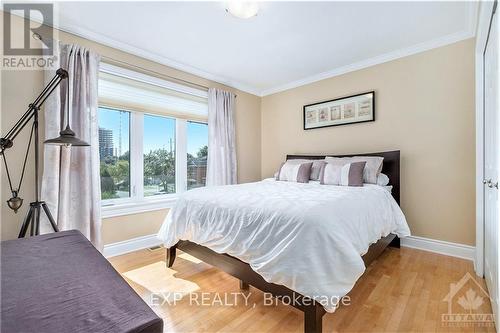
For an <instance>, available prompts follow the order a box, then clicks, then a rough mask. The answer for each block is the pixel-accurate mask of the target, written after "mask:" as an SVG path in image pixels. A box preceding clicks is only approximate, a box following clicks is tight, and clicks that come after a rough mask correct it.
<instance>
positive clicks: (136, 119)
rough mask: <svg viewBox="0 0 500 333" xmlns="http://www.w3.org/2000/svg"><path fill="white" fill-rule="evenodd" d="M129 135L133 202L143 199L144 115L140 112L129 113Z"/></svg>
mask: <svg viewBox="0 0 500 333" xmlns="http://www.w3.org/2000/svg"><path fill="white" fill-rule="evenodd" d="M131 118H132V119H131V126H130V129H131V133H130V146H131V148H130V150H131V151H130V175H131V177H130V181H131V186H132V197H133V199H134V200H137V201H138V200H143V199H144V154H143V133H144V115H143V114H142V113H141V112H132V113H131Z"/></svg>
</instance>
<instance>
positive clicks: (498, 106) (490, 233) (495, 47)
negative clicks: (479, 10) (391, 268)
mask: <svg viewBox="0 0 500 333" xmlns="http://www.w3.org/2000/svg"><path fill="white" fill-rule="evenodd" d="M497 16H498V15H497V14H494V15H493V20H492V23H491V29H490V35H489V38H488V43H487V44H486V51H485V54H484V175H485V179H484V181H483V183H484V275H485V279H486V284H487V285H488V290H489V292H490V296H491V299H492V307H493V313H494V314H495V318H496V319H497V320H498V292H499V288H498V266H499V265H498V263H499V253H498V251H499V248H498V238H499V237H498V232H499V228H498V218H499V202H498V181H499V179H498V174H499V172H498V167H499V166H500V163H499V157H500V152H499V149H500V148H499V141H498V129H499V120H500V117H499V115H498V114H499V110H500V103H499V97H500V92H499V88H500V87H499V84H498V83H499V76H500V70H499V56H500V52H499V41H498V38H499V34H498V33H499V27H498V24H499V20H498V18H497ZM497 323H498V321H497Z"/></svg>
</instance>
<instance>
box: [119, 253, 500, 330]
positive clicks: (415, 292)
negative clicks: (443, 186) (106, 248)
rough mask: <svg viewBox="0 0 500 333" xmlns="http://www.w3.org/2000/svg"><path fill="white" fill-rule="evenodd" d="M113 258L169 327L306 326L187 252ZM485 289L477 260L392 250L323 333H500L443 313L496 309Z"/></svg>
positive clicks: (295, 312)
mask: <svg viewBox="0 0 500 333" xmlns="http://www.w3.org/2000/svg"><path fill="white" fill-rule="evenodd" d="M110 262H111V264H112V265H113V266H114V267H115V268H116V269H117V270H118V271H119V272H120V273H121V274H122V275H123V276H124V277H125V279H126V280H127V282H129V283H130V285H131V286H132V287H133V288H134V289H135V290H136V291H137V293H138V294H139V295H141V297H142V298H143V299H144V300H145V301H146V302H147V303H148V304H150V306H151V307H152V308H153V310H154V311H155V312H156V313H157V314H158V315H159V316H161V317H162V318H163V319H164V323H165V329H164V332H302V331H303V316H302V313H301V312H300V311H298V310H295V309H294V308H293V307H291V306H288V305H284V304H280V303H279V302H275V303H274V304H273V305H272V306H269V305H264V295H263V293H262V292H260V291H259V290H257V289H255V288H253V287H250V290H249V291H240V290H239V281H238V280H236V279H235V278H233V277H232V276H230V275H228V274H226V273H224V272H222V271H220V270H218V269H216V268H213V267H211V266H209V265H207V264H205V263H203V262H200V261H198V260H196V259H195V258H192V257H190V256H189V255H187V254H183V253H180V254H179V255H178V256H177V259H176V261H175V264H174V266H173V267H172V269H169V268H166V266H165V250H164V249H159V250H155V251H149V250H142V251H137V252H133V253H129V254H126V255H122V256H118V257H114V258H111V259H110ZM467 273H469V274H470V275H467ZM452 283H453V284H455V285H454V286H453V287H457V288H456V289H457V290H456V294H455V295H454V297H453V298H452V299H451V301H450V307H449V305H448V302H446V301H445V297H446V296H447V294H448V293H449V292H450V288H451V286H450V284H452ZM484 290H486V287H485V283H484V280H483V279H480V278H477V277H476V275H475V273H474V270H473V267H472V262H470V261H467V260H462V259H458V258H452V257H447V256H443V255H438V254H434V253H430V252H425V251H419V250H413V249H408V248H401V249H392V248H388V249H387V250H386V251H385V252H384V253H383V254H382V255H381V256H380V258H379V259H378V260H377V261H375V262H374V263H372V265H370V266H369V267H368V268H367V271H366V273H365V274H364V275H363V276H362V277H361V278H360V280H359V281H358V283H357V284H356V286H355V287H354V289H353V290H352V291H351V292H350V293H349V297H350V305H346V306H341V307H340V308H339V309H338V310H337V311H336V312H335V313H332V314H328V313H327V314H326V315H325V316H324V319H323V331H324V332H494V331H495V329H494V327H492V325H491V324H489V323H487V322H474V323H469V324H468V325H466V324H467V323H465V322H463V321H460V322H458V324H455V325H450V324H449V323H448V322H445V321H443V320H442V319H443V317H442V316H443V314H445V317H444V318H445V319H448V318H460V319H462V320H463V319H464V318H465V319H467V318H469V319H470V318H471V317H470V316H469V317H466V316H460V317H458V316H455V317H450V316H446V314H447V313H449V311H451V313H452V314H462V315H465V314H468V313H469V314H491V308H490V303H489V299H488V298H487V295H485V294H484ZM452 291H453V293H455V290H452ZM181 294H182V295H181ZM181 296H182V299H180V298H181ZM179 299H180V300H179ZM223 302H225V304H226V305H222V304H221V303H223ZM474 318H476V319H477V318H478V317H474ZM484 318H491V317H484Z"/></svg>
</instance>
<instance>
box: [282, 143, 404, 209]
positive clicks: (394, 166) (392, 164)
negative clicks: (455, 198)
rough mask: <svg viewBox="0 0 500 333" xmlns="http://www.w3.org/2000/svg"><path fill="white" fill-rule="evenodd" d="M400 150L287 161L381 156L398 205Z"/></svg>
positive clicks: (298, 157) (318, 156)
mask: <svg viewBox="0 0 500 333" xmlns="http://www.w3.org/2000/svg"><path fill="white" fill-rule="evenodd" d="M399 155H400V154H399V150H394V151H385V152H381V153H366V154H349V155H336V154H326V155H286V159H287V160H295V159H301V158H303V159H310V160H322V159H324V158H325V157H326V156H334V157H352V156H381V157H383V158H384V164H383V166H382V172H383V173H385V174H386V175H387V176H388V177H389V185H392V196H393V197H394V199H395V200H396V202H397V203H398V205H399V204H400V202H399V195H400V190H401V188H400V186H401V184H400V178H399Z"/></svg>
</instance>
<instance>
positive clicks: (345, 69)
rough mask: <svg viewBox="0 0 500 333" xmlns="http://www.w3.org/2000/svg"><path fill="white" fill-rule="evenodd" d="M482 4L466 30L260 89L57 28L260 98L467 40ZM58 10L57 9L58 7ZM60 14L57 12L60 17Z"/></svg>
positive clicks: (472, 11)
mask: <svg viewBox="0 0 500 333" xmlns="http://www.w3.org/2000/svg"><path fill="white" fill-rule="evenodd" d="M479 4H480V1H477V2H476V1H470V2H469V4H468V7H469V9H468V12H469V15H468V18H467V23H466V26H467V27H466V29H464V30H462V31H459V32H456V33H453V34H450V35H446V36H443V37H439V38H436V39H433V40H430V41H426V42H423V43H420V44H416V45H413V46H409V47H407V48H403V49H399V50H395V51H391V52H388V53H385V54H382V55H379V56H376V57H372V58H368V59H365V60H362V61H359V62H355V63H352V64H349V65H346V66H342V67H338V68H335V69H332V70H330V71H326V72H322V73H318V74H315V75H311V76H308V77H305V78H302V79H299V80H295V81H292V82H289V83H286V84H283V85H278V86H275V87H272V88H269V89H264V90H262V89H259V88H257V87H253V86H250V85H248V84H245V83H242V82H239V81H236V80H232V79H228V78H225V77H222V76H219V75H215V74H212V73H209V72H206V71H204V70H201V69H199V68H196V67H193V66H189V65H186V64H183V63H180V62H177V61H175V60H172V59H169V58H167V57H164V56H161V55H158V54H156V53H154V52H151V51H146V50H143V49H140V48H137V47H135V46H133V45H130V44H128V43H124V42H120V41H117V40H115V39H112V38H109V37H107V36H105V35H103V34H101V33H96V32H93V31H90V30H87V29H82V28H77V27H72V28H66V27H60V26H59V27H55V29H58V30H60V31H63V32H66V33H69V34H72V35H75V36H78V37H81V38H84V39H88V40H91V41H94V42H96V43H99V44H102V45H105V46H108V47H112V48H115V49H118V50H121V51H124V52H127V53H129V54H131V55H134V56H137V57H141V58H144V59H146V60H150V61H153V62H156V63H159V64H162V65H165V66H168V67H171V68H174V69H177V70H180V71H183V72H186V73H188V74H192V75H196V76H199V77H201V78H204V79H207V80H211V81H214V82H217V83H220V84H223V85H226V86H229V87H233V88H235V89H238V90H240V91H244V92H247V93H250V94H252V95H256V96H259V97H264V96H268V95H272V94H275V93H278V92H282V91H285V90H289V89H293V88H297V87H300V86H303V85H307V84H310V83H314V82H317V81H321V80H325V79H329V78H332V77H335V76H339V75H343V74H346V73H349V72H354V71H357V70H360V69H364V68H368V67H371V66H375V65H379V64H382V63H385V62H389V61H392V60H396V59H399V58H404V57H407V56H410V55H414V54H417V53H421V52H425V51H429V50H432V49H435V48H439V47H442V46H446V45H449V44H453V43H456V42H459V41H462V40H465V39H469V38H472V37H475V36H476V30H477V22H478V15H479ZM55 10H56V11H57V10H58V8H56V9H55ZM57 14H58V13H56V16H57Z"/></svg>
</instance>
